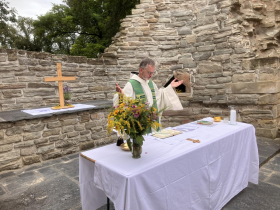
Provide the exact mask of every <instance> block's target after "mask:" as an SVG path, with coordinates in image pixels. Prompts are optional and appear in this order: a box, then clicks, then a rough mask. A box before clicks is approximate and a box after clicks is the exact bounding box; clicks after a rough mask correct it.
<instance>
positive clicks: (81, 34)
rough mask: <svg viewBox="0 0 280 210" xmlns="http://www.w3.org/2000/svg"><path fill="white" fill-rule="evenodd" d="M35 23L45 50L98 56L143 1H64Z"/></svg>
mask: <svg viewBox="0 0 280 210" xmlns="http://www.w3.org/2000/svg"><path fill="white" fill-rule="evenodd" d="M64 2H65V5H54V6H53V8H52V10H51V11H50V12H48V13H47V14H46V15H43V16H39V18H38V20H36V21H35V22H34V27H35V29H36V34H37V35H38V36H40V37H42V40H43V46H44V47H43V50H44V51H47V52H51V53H64V54H71V55H81V56H87V57H97V55H98V54H99V53H102V52H103V51H104V49H105V48H106V47H108V46H109V45H110V43H111V38H112V37H113V36H114V35H115V34H116V33H117V32H118V30H119V27H120V19H122V18H124V17H125V16H126V15H128V14H131V10H132V8H134V7H135V5H136V4H137V3H139V2H140V0H64Z"/></svg>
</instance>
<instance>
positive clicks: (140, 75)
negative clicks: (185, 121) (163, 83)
mask: <svg viewBox="0 0 280 210" xmlns="http://www.w3.org/2000/svg"><path fill="white" fill-rule="evenodd" d="M155 68H156V67H155V62H154V61H153V60H152V59H150V58H145V59H144V60H142V62H141V63H140V65H139V72H137V73H134V74H133V76H132V77H131V78H130V80H129V81H128V83H127V84H126V85H125V86H124V88H123V89H122V88H120V86H119V85H118V84H117V83H116V91H117V92H119V93H122V94H125V95H126V96H127V97H132V98H140V99H143V98H145V99H146V101H147V102H149V105H150V106H153V107H155V108H156V109H157V110H161V109H163V108H166V110H180V109H183V107H182V104H181V102H180V100H179V98H178V96H177V94H176V92H175V90H174V89H173V88H176V87H178V86H179V85H181V84H182V83H183V80H181V81H177V79H174V80H173V81H172V82H171V83H170V85H168V86H167V87H166V88H160V89H158V87H157V85H156V84H155V83H154V82H153V81H152V80H151V77H152V76H153V75H155V74H156V70H155ZM113 102H114V105H117V104H118V94H115V95H114V98H113Z"/></svg>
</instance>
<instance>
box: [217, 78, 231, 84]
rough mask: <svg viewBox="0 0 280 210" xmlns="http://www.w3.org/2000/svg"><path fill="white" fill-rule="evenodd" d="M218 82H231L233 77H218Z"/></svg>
mask: <svg viewBox="0 0 280 210" xmlns="http://www.w3.org/2000/svg"><path fill="white" fill-rule="evenodd" d="M217 82H218V83H229V82H231V77H219V78H217Z"/></svg>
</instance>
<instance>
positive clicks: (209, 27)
mask: <svg viewBox="0 0 280 210" xmlns="http://www.w3.org/2000/svg"><path fill="white" fill-rule="evenodd" d="M218 29H219V26H218V24H217V23H213V24H208V25H204V26H198V27H196V28H195V29H193V32H194V33H199V32H201V31H218Z"/></svg>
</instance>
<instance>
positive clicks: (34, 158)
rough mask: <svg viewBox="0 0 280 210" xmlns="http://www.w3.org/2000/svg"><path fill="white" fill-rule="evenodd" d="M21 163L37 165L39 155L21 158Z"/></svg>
mask: <svg viewBox="0 0 280 210" xmlns="http://www.w3.org/2000/svg"><path fill="white" fill-rule="evenodd" d="M22 162H23V164H24V165H31V164H34V163H39V162H41V160H40V155H32V156H27V157H23V158H22Z"/></svg>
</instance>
